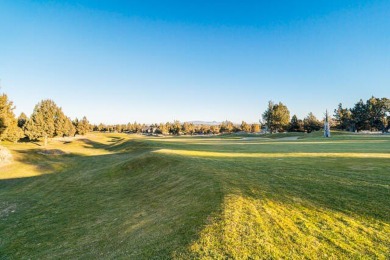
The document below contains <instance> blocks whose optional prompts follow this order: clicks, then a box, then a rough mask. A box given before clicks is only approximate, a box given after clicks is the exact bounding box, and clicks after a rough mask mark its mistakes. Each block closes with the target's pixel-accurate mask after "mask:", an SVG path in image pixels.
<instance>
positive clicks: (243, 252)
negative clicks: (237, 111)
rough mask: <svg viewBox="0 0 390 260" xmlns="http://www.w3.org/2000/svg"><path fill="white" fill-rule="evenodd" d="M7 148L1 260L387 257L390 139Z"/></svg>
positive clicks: (128, 141)
mask: <svg viewBox="0 0 390 260" xmlns="http://www.w3.org/2000/svg"><path fill="white" fill-rule="evenodd" d="M5 146H6V147H7V148H9V150H11V152H12V154H13V157H14V161H13V162H12V163H11V164H9V165H7V166H4V167H1V168H0V198H1V201H0V259H15V258H17V259H19V258H35V259H36V258H66V259H67V258H83V259H85V258H86V259H91V258H93V259H95V258H109V259H116V258H130V259H151V258H154V259H167V258H179V259H189V258H205V259H207V258H216V259H227V258H238V259H243V258H244V259H251V258H253V259H257V258H263V259H270V258H276V259H277V258H290V259H307V258H309V259H313V258H314V259H323V258H333V259H340V258H342V259H351V258H352V259H353V258H356V259H360V258H367V259H372V258H374V259H388V258H389V256H390V214H389V212H390V199H389V198H390V174H389V172H390V162H389V161H390V160H389V154H390V138H389V136H364V135H360V136H349V135H343V134H340V135H334V137H333V138H331V139H324V138H322V137H320V136H316V135H312V136H311V137H305V138H303V139H302V140H296V141H285V140H282V139H281V140H278V139H265V138H253V139H248V140H242V139H241V138H237V137H226V136H224V137H222V138H220V137H211V138H210V137H207V138H204V137H193V138H188V137H179V138H169V137H168V138H144V137H140V136H136V135H131V136H129V135H119V134H115V135H113V134H91V135H89V136H88V137H87V138H83V139H75V140H66V141H65V140H61V139H59V140H53V141H52V142H51V143H50V144H49V147H48V148H47V150H48V151H51V150H53V151H56V153H55V154H54V155H52V154H51V153H44V154H42V153H40V151H42V147H40V146H38V145H36V144H30V143H20V144H10V143H6V144H5Z"/></svg>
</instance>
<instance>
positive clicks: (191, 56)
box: [0, 0, 390, 123]
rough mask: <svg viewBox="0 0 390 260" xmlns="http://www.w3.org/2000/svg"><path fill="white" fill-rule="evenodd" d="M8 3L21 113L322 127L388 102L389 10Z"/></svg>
mask: <svg viewBox="0 0 390 260" xmlns="http://www.w3.org/2000/svg"><path fill="white" fill-rule="evenodd" d="M64 2H65V1H21V0H2V1H0V78H1V85H2V91H3V92H6V93H7V94H8V95H9V97H10V98H11V99H12V100H13V101H14V103H15V105H16V107H17V108H16V113H17V114H19V113H20V112H22V111H23V112H25V113H26V114H28V115H30V114H31V112H32V110H33V108H34V105H35V104H36V103H37V102H38V101H40V100H42V99H46V98H50V99H53V100H54V101H55V102H56V103H57V104H58V105H60V106H61V107H62V108H63V110H64V112H65V113H66V114H67V115H69V116H71V117H72V118H74V117H76V116H77V117H81V116H83V115H86V116H87V117H88V118H89V119H90V121H91V122H93V123H99V122H106V123H126V122H129V121H131V122H133V121H138V122H145V123H151V122H165V121H172V120H175V119H177V120H181V121H189V120H207V121H211V120H216V121H222V120H226V119H228V120H232V121H234V122H240V121H241V120H245V121H247V122H256V121H258V119H259V118H260V116H261V113H262V112H263V111H264V110H265V108H266V106H267V101H268V100H273V101H275V102H277V101H282V102H283V103H285V104H286V105H287V106H288V107H289V109H290V111H291V114H297V115H298V117H301V118H302V117H304V116H305V115H307V113H309V112H314V114H315V115H317V116H318V117H322V115H323V112H324V111H325V109H329V110H333V109H334V108H335V107H336V106H337V104H338V103H339V102H342V103H343V104H345V105H346V106H352V105H353V103H354V102H355V101H357V100H359V99H360V98H363V99H368V98H369V97H370V96H371V95H374V96H378V97H385V96H386V97H389V96H390V95H389V94H390V15H389V14H390V1H359V0H355V1H350V0H344V1H339V0H338V1H321V0H320V1H303V0H301V1H115V0H114V1H75V0H73V1H66V3H64Z"/></svg>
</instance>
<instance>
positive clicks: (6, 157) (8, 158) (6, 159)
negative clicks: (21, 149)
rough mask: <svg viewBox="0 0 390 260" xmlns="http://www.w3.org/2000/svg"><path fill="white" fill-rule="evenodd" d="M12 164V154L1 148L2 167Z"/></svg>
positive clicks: (0, 162)
mask: <svg viewBox="0 0 390 260" xmlns="http://www.w3.org/2000/svg"><path fill="white" fill-rule="evenodd" d="M11 162H12V154H11V152H10V151H9V150H8V149H7V148H5V147H2V146H0V167H1V166H4V165H6V164H9V163H11Z"/></svg>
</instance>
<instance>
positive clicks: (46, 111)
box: [25, 99, 73, 146]
mask: <svg viewBox="0 0 390 260" xmlns="http://www.w3.org/2000/svg"><path fill="white" fill-rule="evenodd" d="M70 125H71V121H70V119H69V118H68V117H66V116H65V114H64V113H63V112H62V109H61V108H60V107H58V106H57V105H56V104H55V103H54V101H52V100H50V99H48V100H43V101H41V102H39V103H38V104H37V105H36V106H35V108H34V111H33V113H32V115H31V117H30V119H29V120H28V121H27V123H26V124H25V133H26V135H27V137H28V138H29V139H30V140H38V139H42V138H43V141H44V145H45V146H46V145H47V140H48V138H53V137H55V136H61V137H62V136H67V135H70V134H72V131H73V130H72V127H71V126H70Z"/></svg>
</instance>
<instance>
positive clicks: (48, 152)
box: [37, 149, 66, 155]
mask: <svg viewBox="0 0 390 260" xmlns="http://www.w3.org/2000/svg"><path fill="white" fill-rule="evenodd" d="M37 153H39V154H42V155H64V154H66V152H64V151H62V150H59V149H50V150H48V149H46V150H40V151H38V152H37Z"/></svg>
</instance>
